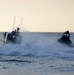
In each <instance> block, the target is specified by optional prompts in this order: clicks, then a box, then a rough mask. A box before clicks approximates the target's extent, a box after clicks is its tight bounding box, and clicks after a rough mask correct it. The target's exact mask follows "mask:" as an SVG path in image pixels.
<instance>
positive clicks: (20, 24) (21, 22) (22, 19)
mask: <svg viewBox="0 0 74 75" xmlns="http://www.w3.org/2000/svg"><path fill="white" fill-rule="evenodd" d="M22 22H23V17H22V19H21V23H20V25H19V28H20V29H21V27H22Z"/></svg>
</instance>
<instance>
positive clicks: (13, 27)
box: [12, 16, 16, 30]
mask: <svg viewBox="0 0 74 75" xmlns="http://www.w3.org/2000/svg"><path fill="white" fill-rule="evenodd" d="M15 20H16V16H15V17H14V21H13V27H12V30H14V25H15Z"/></svg>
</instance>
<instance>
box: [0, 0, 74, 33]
mask: <svg viewBox="0 0 74 75" xmlns="http://www.w3.org/2000/svg"><path fill="white" fill-rule="evenodd" d="M15 16H16V21H15V27H16V26H18V25H19V24H20V22H21V18H22V17H23V24H22V28H21V30H24V31H30V32H31V31H33V32H61V31H62V32H63V31H65V30H70V31H71V32H74V0H0V31H11V30H12V26H13V21H14V17H15Z"/></svg>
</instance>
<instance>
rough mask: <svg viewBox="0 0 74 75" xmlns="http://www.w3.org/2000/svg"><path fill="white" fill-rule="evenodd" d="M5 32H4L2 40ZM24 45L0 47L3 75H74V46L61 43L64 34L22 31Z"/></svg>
mask: <svg viewBox="0 0 74 75" xmlns="http://www.w3.org/2000/svg"><path fill="white" fill-rule="evenodd" d="M2 35H3V33H0V36H1V37H0V39H1V38H2ZM20 35H21V36H22V43H21V44H13V43H7V44H5V45H3V46H2V47H1V48H0V74H1V75H10V74H11V75H73V74H74V47H68V46H67V45H63V44H60V43H59V42H57V40H58V39H59V38H60V37H61V36H62V33H45V32H42V33H41V32H39V33H38V32H22V33H20ZM70 39H71V40H72V42H73V43H74V33H71V38H70Z"/></svg>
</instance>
